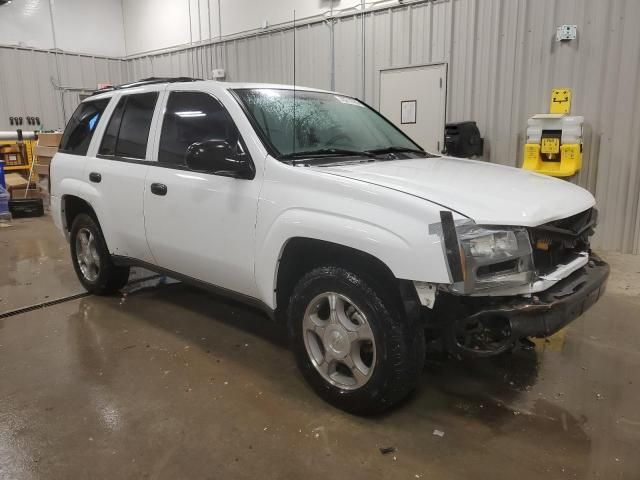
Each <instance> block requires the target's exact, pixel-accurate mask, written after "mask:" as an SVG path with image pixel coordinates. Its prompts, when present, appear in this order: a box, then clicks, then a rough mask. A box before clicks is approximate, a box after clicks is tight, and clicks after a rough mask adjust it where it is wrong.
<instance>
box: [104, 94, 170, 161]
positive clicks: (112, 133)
mask: <svg viewBox="0 0 640 480" xmlns="http://www.w3.org/2000/svg"><path fill="white" fill-rule="evenodd" d="M157 99H158V92H149V93H140V94H134V95H126V96H123V97H122V98H121V99H120V101H119V102H118V105H117V106H116V108H115V109H114V111H113V114H112V115H111V119H110V120H109V125H108V126H107V129H106V131H105V133H104V135H103V137H102V144H101V145H100V150H99V151H98V153H99V154H100V155H114V156H116V157H126V158H137V159H144V157H145V153H146V151H147V140H148V139H149V130H150V128H151V120H152V119H153V110H154V108H155V106H156V100H157Z"/></svg>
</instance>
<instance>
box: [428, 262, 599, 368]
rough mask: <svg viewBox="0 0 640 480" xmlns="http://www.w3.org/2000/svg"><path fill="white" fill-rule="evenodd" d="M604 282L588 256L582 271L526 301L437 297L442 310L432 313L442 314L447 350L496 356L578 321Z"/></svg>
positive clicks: (517, 298) (596, 299)
mask: <svg viewBox="0 0 640 480" xmlns="http://www.w3.org/2000/svg"><path fill="white" fill-rule="evenodd" d="M608 277H609V265H608V264H607V263H606V262H604V261H603V260H601V259H600V258H599V257H598V256H597V255H595V254H593V253H592V254H591V255H590V257H589V262H588V263H587V265H585V266H584V267H583V268H581V269H579V270H577V271H575V272H573V273H572V274H571V275H569V276H568V277H567V278H565V279H563V280H560V281H559V282H558V283H556V284H555V285H554V286H552V287H551V288H549V289H547V290H545V291H543V292H540V293H538V294H536V295H532V296H531V297H530V298H524V297H463V296H453V295H447V297H448V298H447V299H446V301H442V300H445V299H444V298H442V296H440V297H439V298H438V302H439V305H438V303H436V306H439V307H440V308H441V309H442V310H441V311H440V312H437V311H434V312H433V314H434V316H435V315H438V314H441V315H442V314H444V315H442V316H441V321H442V328H443V333H444V336H445V344H446V346H447V347H448V349H449V350H452V351H453V352H454V353H463V354H471V355H477V356H489V355H496V354H499V353H501V352H503V351H506V350H508V349H510V348H512V347H513V345H514V344H515V342H516V341H518V340H519V339H521V338H525V337H539V338H542V337H548V336H550V335H552V334H554V333H555V332H557V331H558V330H560V329H561V328H562V327H564V326H566V325H567V324H569V323H570V322H572V321H573V320H575V319H576V318H578V317H579V316H580V315H582V314H583V313H584V312H585V311H587V310H588V309H589V308H590V307H591V306H592V305H593V304H595V303H596V302H597V301H598V299H599V298H600V296H602V294H603V293H604V291H605V288H606V283H607V279H608ZM438 310H440V309H438ZM443 317H444V318H443Z"/></svg>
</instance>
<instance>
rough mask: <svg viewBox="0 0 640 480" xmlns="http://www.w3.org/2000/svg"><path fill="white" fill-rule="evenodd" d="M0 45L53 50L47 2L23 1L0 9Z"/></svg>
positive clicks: (45, 0)
mask: <svg viewBox="0 0 640 480" xmlns="http://www.w3.org/2000/svg"><path fill="white" fill-rule="evenodd" d="M0 44H2V45H20V46H25V47H34V48H53V34H52V33H51V20H50V16H49V0H25V1H21V2H13V3H10V4H8V5H5V6H3V7H0Z"/></svg>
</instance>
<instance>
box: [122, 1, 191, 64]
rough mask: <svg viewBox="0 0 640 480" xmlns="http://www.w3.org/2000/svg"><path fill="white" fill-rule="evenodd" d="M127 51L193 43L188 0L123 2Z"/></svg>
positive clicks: (140, 50) (133, 51)
mask: <svg viewBox="0 0 640 480" xmlns="http://www.w3.org/2000/svg"><path fill="white" fill-rule="evenodd" d="M122 7H123V15H124V32H125V44H126V46H127V53H128V54H131V53H135V52H144V51H150V50H157V49H161V48H167V47H172V46H176V45H184V44H188V43H190V41H191V39H190V36H189V0H172V1H170V2H164V1H163V2H161V1H159V0H125V1H123V2H122Z"/></svg>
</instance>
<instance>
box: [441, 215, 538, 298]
mask: <svg viewBox="0 0 640 480" xmlns="http://www.w3.org/2000/svg"><path fill="white" fill-rule="evenodd" d="M455 231H456V236H457V238H458V245H459V248H460V259H461V263H462V266H463V280H462V282H455V283H454V284H453V285H452V291H454V292H457V293H467V294H468V293H473V292H480V291H486V290H490V289H496V288H500V289H505V288H509V287H519V286H522V285H526V284H528V283H531V281H532V279H533V272H534V268H533V257H532V254H531V252H532V250H531V242H530V240H529V234H528V233H527V231H526V230H525V229H524V228H518V227H494V226H483V225H474V224H464V225H458V226H456V228H455Z"/></svg>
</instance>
